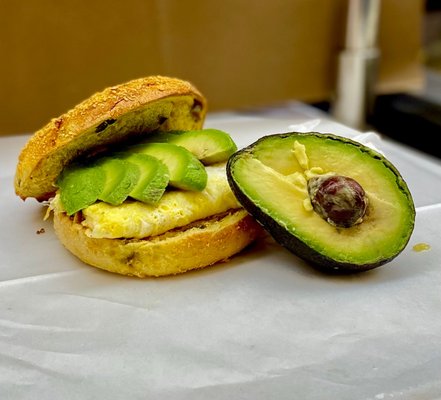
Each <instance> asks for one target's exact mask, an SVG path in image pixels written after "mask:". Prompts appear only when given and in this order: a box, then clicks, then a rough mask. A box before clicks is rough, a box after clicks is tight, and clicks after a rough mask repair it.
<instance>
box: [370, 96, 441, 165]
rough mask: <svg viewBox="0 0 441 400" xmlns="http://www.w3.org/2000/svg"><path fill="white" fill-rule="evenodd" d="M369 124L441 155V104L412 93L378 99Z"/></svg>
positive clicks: (407, 142)
mask: <svg viewBox="0 0 441 400" xmlns="http://www.w3.org/2000/svg"><path fill="white" fill-rule="evenodd" d="M368 123H369V124H370V125H371V126H372V127H373V128H374V129H375V130H377V131H378V132H380V133H382V134H384V135H387V136H389V137H391V138H393V139H394V140H396V141H399V142H402V143H404V144H407V145H409V146H411V147H413V148H415V149H418V150H421V151H423V152H425V153H428V154H431V155H434V156H436V157H438V158H441V146H439V145H438V143H439V140H440V138H441V104H439V103H437V102H434V101H431V100H428V99H423V98H421V97H417V96H413V95H410V94H404V93H397V94H390V95H381V96H378V97H377V98H376V101H375V107H374V113H373V116H372V117H370V118H369V121H368Z"/></svg>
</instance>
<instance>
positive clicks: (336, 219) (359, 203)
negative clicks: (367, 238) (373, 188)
mask: <svg viewBox="0 0 441 400" xmlns="http://www.w3.org/2000/svg"><path fill="white" fill-rule="evenodd" d="M307 187H308V195H309V198H310V200H311V205H312V207H313V209H314V211H315V212H316V213H317V214H318V215H319V216H320V217H322V218H323V219H324V220H326V221H327V222H328V223H329V224H331V225H334V226H336V227H340V228H350V227H351V226H354V225H356V224H359V223H361V222H362V221H363V218H364V216H365V214H366V210H367V206H368V198H367V196H366V193H365V191H364V189H363V187H362V186H361V185H360V184H359V183H358V182H357V181H356V180H355V179H353V178H350V177H347V176H342V175H334V174H331V175H323V176H316V177H312V178H310V179H309V180H308V186H307Z"/></svg>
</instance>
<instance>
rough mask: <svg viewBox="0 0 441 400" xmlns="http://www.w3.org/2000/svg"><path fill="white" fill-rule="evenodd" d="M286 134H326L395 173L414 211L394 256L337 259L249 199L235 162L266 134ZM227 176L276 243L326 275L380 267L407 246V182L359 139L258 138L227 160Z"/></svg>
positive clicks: (336, 137) (410, 198)
mask: <svg viewBox="0 0 441 400" xmlns="http://www.w3.org/2000/svg"><path fill="white" fill-rule="evenodd" d="M289 135H315V136H320V137H326V138H329V139H333V140H338V141H342V142H345V143H347V144H351V145H354V146H357V147H358V148H361V149H362V151H365V152H368V153H369V154H370V155H371V156H372V157H374V158H376V159H379V160H381V161H382V162H383V163H384V165H385V166H386V167H387V168H389V169H390V170H391V171H392V172H393V173H394V175H395V176H396V182H397V186H398V187H399V188H400V189H401V190H402V191H403V193H405V194H406V196H407V198H408V201H409V206H410V207H411V209H412V212H413V223H412V226H411V227H409V230H410V233H409V236H408V239H407V241H406V242H405V243H404V244H403V246H402V248H401V250H400V251H398V252H397V253H396V254H395V255H393V256H392V257H385V258H382V259H379V260H376V261H375V262H371V263H363V264H356V263H345V262H341V261H336V260H334V259H332V258H330V257H328V256H326V255H325V254H322V253H318V252H317V251H315V250H314V249H312V248H311V247H309V246H308V245H307V244H306V243H305V242H303V241H302V240H301V239H299V238H298V237H296V236H295V235H293V234H291V233H290V232H288V231H287V230H286V229H285V228H284V226H283V225H282V224H281V223H279V222H278V221H276V220H275V219H273V218H272V217H271V216H269V215H267V214H266V213H265V212H263V210H262V209H260V208H259V207H258V206H257V205H256V203H255V202H254V201H253V200H252V199H251V198H249V197H248V196H247V195H246V194H245V193H244V192H243V191H242V190H241V188H240V184H239V183H238V182H237V181H236V179H235V176H234V167H235V163H236V161H237V160H238V159H239V158H240V157H242V156H243V155H244V154H245V153H251V154H253V152H254V149H255V147H256V146H257V145H258V144H259V143H260V142H261V141H264V140H266V139H267V138H269V137H275V136H278V137H280V138H283V137H287V136H289ZM226 170H227V178H228V182H229V184H230V187H231V190H232V191H233V193H234V194H235V196H236V198H237V199H238V201H239V202H240V203H241V205H242V206H243V207H244V208H245V209H246V210H247V211H248V212H249V213H250V214H251V215H252V216H253V217H254V218H255V219H256V221H258V222H259V223H260V224H261V225H262V226H263V227H264V228H265V230H266V231H267V232H268V233H269V234H270V235H271V236H272V237H273V238H274V239H275V241H276V242H277V243H279V244H280V245H281V246H283V247H284V248H286V249H287V250H289V251H290V252H291V253H293V254H294V255H296V256H298V257H300V258H301V259H303V260H305V261H306V262H308V263H309V264H310V265H311V266H312V267H314V268H315V269H317V270H319V271H321V272H324V273H327V274H352V273H359V272H364V271H368V270H371V269H374V268H377V267H380V266H382V265H384V264H387V263H389V262H390V261H392V260H393V259H394V258H396V257H397V256H398V255H399V254H400V253H401V252H402V251H403V250H404V248H405V247H406V245H407V243H408V241H409V239H410V236H411V233H412V231H413V228H414V219H415V207H414V203H413V199H412V196H411V194H410V192H409V189H408V187H407V184H406V183H405V181H404V180H403V178H402V176H401V175H400V173H399V171H398V170H397V169H396V167H395V166H394V165H393V164H391V163H390V162H389V161H388V160H387V159H385V158H384V157H382V156H381V155H380V154H378V153H377V152H375V151H374V150H372V149H370V148H369V147H366V146H363V145H361V144H360V143H358V142H355V141H353V140H351V139H348V138H344V137H339V136H337V135H334V134H324V133H317V132H306V133H303V132H302V133H299V132H289V133H281V134H273V135H268V136H264V137H262V138H260V139H258V140H257V141H256V142H254V143H253V144H251V145H249V146H247V147H245V148H243V149H241V150H239V151H237V152H236V153H235V154H233V155H232V156H231V157H230V158H229V160H228V162H227V169H226Z"/></svg>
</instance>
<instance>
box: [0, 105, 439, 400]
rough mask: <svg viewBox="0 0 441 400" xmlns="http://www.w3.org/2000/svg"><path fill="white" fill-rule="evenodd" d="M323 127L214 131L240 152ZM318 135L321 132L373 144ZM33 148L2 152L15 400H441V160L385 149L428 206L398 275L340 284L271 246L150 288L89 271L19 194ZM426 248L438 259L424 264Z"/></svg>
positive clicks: (7, 354) (2, 350) (1, 348)
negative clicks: (20, 175) (281, 135)
mask: <svg viewBox="0 0 441 400" xmlns="http://www.w3.org/2000/svg"><path fill="white" fill-rule="evenodd" d="M311 113H312V112H311V111H310V110H309V109H308V108H304V107H303V106H301V105H299V106H293V107H291V108H290V109H289V110H288V114H287V115H286V114H285V115H283V117H282V116H281V115H272V114H271V115H265V116H263V117H262V116H261V115H259V116H256V115H250V114H249V113H248V114H237V113H225V114H216V115H212V116H210V117H209V119H208V120H207V124H206V126H207V127H217V128H219V129H225V130H227V131H229V132H230V133H231V134H232V135H233V137H234V139H235V140H236V142H237V143H238V145H239V146H240V147H241V146H244V145H247V144H250V143H251V142H253V141H254V140H256V139H257V138H259V137H260V136H262V135H264V134H271V133H277V132H283V131H288V130H289V129H290V128H289V127H290V126H292V125H296V124H301V123H302V121H313V120H314V119H316V120H317V117H316V116H315V115H314V114H313V113H312V114H311ZM316 122H317V124H316V125H315V126H314V129H312V130H318V131H322V132H332V133H336V134H342V135H347V136H350V137H355V136H356V135H359V134H360V132H353V131H352V130H350V129H348V128H346V127H342V126H340V125H338V124H335V123H333V122H330V121H327V120H324V119H323V118H322V117H321V116H320V118H318V121H316ZM370 139H372V137H371V138H370ZM375 139H376V140H377V139H378V137H376V136H375ZM23 143H24V138H23V137H11V138H1V139H0V152H1V154H0V156H1V157H0V163H1V165H0V167H1V168H0V171H1V175H0V204H1V207H0V217H1V221H2V230H1V231H0V246H1V247H0V256H1V257H0V398H1V399H14V400H15V399H167V400H172V399H173V400H175V399H176V400H178V399H179V400H181V399H192V400H198V399H201V400H202V399H204V400H205V399H211V400H218V399H219V400H220V399H222V400H224V399H278V400H279V399H302V400H305V399H313V400H325V399H326V400H328V399H339V400H346V399H347V400H353V399H357V400H360V399H374V400H375V399H416V398H418V399H436V398H440V397H441V290H440V287H441V261H440V260H441V246H440V244H439V237H440V226H441V190H440V189H439V188H440V187H441V186H439V184H440V182H441V166H440V165H439V164H438V163H437V161H436V160H431V159H428V158H426V157H420V155H419V154H414V153H413V152H411V151H408V150H407V149H403V148H401V147H400V146H397V145H395V144H393V143H389V142H387V141H382V140H379V141H376V142H375V143H374V144H375V145H376V146H379V148H380V150H381V151H383V152H384V153H385V154H386V155H387V156H388V157H389V158H390V159H391V160H392V161H393V162H394V163H395V165H396V166H397V167H398V168H399V169H400V171H401V172H402V173H403V176H404V177H405V179H406V180H407V182H408V184H409V187H410V188H411V190H412V192H413V193H414V197H415V203H416V205H417V221H416V226H415V231H414V234H413V236H412V238H411V242H410V243H409V246H408V248H407V249H406V250H405V251H404V252H403V253H402V254H401V255H400V256H398V257H397V259H395V260H394V261H392V262H391V263H390V264H388V265H386V266H383V267H380V268H378V269H376V270H373V271H369V272H366V273H363V274H359V275H352V276H346V277H332V276H327V275H323V274H320V273H318V272H316V271H315V270H313V269H312V268H311V267H310V266H308V265H306V264H305V263H304V262H302V261H301V260H299V259H298V258H296V257H295V256H293V255H292V254H290V253H288V252H287V251H285V250H283V249H282V248H281V247H280V246H278V245H276V244H275V243H274V242H273V241H272V240H271V239H270V238H267V239H266V240H263V241H261V242H258V243H256V244H255V245H254V246H252V247H251V248H250V249H247V250H246V251H245V252H243V253H242V254H240V255H239V256H237V257H234V258H233V259H232V260H230V262H228V263H223V264H219V265H217V266H214V267H212V268H209V269H205V270H201V271H196V272H191V273H187V274H184V275H181V276H177V277H172V278H161V279H143V280H140V279H136V278H127V277H120V276H116V275H112V274H109V273H106V272H104V271H100V270H97V269H94V268H91V267H89V266H86V265H84V264H83V263H81V262H80V261H78V260H77V259H76V258H75V257H73V256H72V255H71V254H70V253H68V252H67V251H66V250H64V249H63V248H62V246H61V245H60V243H59V242H58V240H57V239H56V237H55V235H54V233H53V229H52V226H51V221H43V219H42V217H43V214H44V210H42V207H41V205H39V204H37V203H36V202H34V201H32V200H27V201H26V202H24V203H23V202H22V201H21V200H20V199H18V198H17V197H16V196H15V195H14V193H13V183H12V182H13V173H14V169H15V162H16V155H17V154H18V151H19V148H20V147H21V145H22V144H23ZM436 185H438V186H436ZM43 230H44V232H43ZM37 232H39V233H37ZM417 243H427V244H429V245H430V250H428V251H423V252H416V251H414V250H413V246H414V245H415V244H417Z"/></svg>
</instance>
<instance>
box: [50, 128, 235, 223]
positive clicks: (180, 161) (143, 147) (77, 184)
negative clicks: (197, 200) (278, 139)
mask: <svg viewBox="0 0 441 400" xmlns="http://www.w3.org/2000/svg"><path fill="white" fill-rule="evenodd" d="M217 132H220V133H217ZM169 135H172V136H173V139H172V140H169V139H168V138H169ZM211 135H212V136H213V138H214V139H209V138H210V136H211ZM150 137H151V139H153V141H152V140H149V141H145V142H143V143H132V144H129V145H124V146H123V147H120V148H119V149H109V150H108V151H107V152H105V153H103V154H98V155H95V156H94V157H90V156H89V158H86V159H84V160H83V161H82V162H79V161H77V162H74V163H72V164H70V165H68V166H67V167H66V168H65V169H64V170H63V172H62V173H61V174H60V176H59V177H58V178H57V181H56V182H55V184H56V186H58V188H59V192H60V200H61V204H62V205H63V208H64V210H65V211H66V213H67V214H68V215H72V214H74V213H76V212H77V211H80V210H82V209H84V208H86V207H88V206H89V205H91V204H93V203H95V202H97V201H104V202H106V203H109V204H112V205H119V204H121V203H123V202H124V201H125V200H126V199H127V198H131V199H134V200H138V201H141V202H144V203H149V204H156V203H158V202H159V200H160V199H161V197H162V195H163V194H164V192H165V191H166V190H167V189H168V188H169V187H170V188H174V189H181V190H193V191H201V190H204V189H205V187H206V185H207V172H206V170H205V166H204V164H203V163H202V162H201V160H199V159H198V157H201V155H202V154H208V153H207V152H206V149H207V148H210V152H209V155H210V156H209V157H208V158H207V157H206V158H204V162H206V164H207V165H211V164H214V163H217V162H225V161H227V159H228V157H229V156H230V155H231V154H232V153H233V152H234V151H235V150H236V149H237V148H236V145H235V144H234V142H233V141H232V139H231V137H230V136H229V135H228V134H227V133H225V132H222V131H216V130H211V129H203V130H199V131H188V134H187V131H176V132H173V133H169V132H156V133H153V134H150V136H149V138H150ZM175 141H176V142H179V143H180V144H179V145H178V144H175V143H173V142H175ZM207 143H209V145H208V144H207ZM226 143H229V144H228V146H227V145H226ZM231 143H233V145H231ZM181 144H182V145H181ZM187 147H188V149H187ZM189 149H190V150H189Z"/></svg>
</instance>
